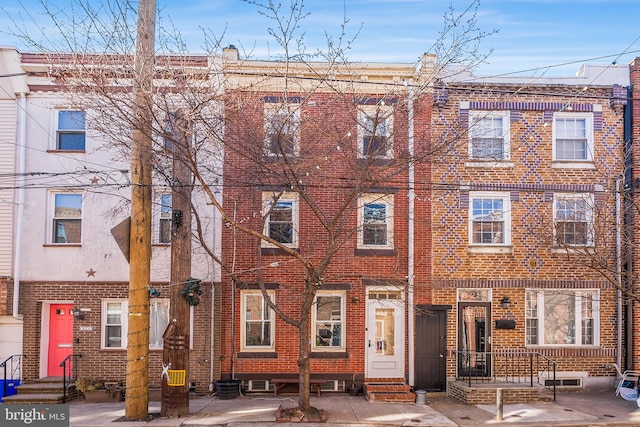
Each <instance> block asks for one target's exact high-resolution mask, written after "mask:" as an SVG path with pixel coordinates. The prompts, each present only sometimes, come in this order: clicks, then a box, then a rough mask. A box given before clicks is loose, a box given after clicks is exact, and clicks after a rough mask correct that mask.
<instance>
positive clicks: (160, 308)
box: [101, 299, 169, 350]
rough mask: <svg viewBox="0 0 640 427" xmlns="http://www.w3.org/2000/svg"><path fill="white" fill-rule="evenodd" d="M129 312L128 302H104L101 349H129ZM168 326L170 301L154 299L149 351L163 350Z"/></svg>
mask: <svg viewBox="0 0 640 427" xmlns="http://www.w3.org/2000/svg"><path fill="white" fill-rule="evenodd" d="M128 310H129V306H128V301H127V300H123V299H107V300H103V301H102V342H101V348H111V349H126V348H127V332H128V322H127V319H128ZM168 324H169V300H168V299H152V300H151V302H150V306H149V325H150V328H149V349H152V350H157V349H162V347H163V338H162V335H163V334H164V331H165V330H166V328H167V325H168Z"/></svg>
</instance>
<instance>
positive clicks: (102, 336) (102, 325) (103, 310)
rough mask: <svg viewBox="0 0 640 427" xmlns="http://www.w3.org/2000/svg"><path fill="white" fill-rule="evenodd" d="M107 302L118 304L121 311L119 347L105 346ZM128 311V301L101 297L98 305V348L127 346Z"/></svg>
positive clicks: (109, 348)
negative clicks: (99, 314)
mask: <svg viewBox="0 0 640 427" xmlns="http://www.w3.org/2000/svg"><path fill="white" fill-rule="evenodd" d="M108 304H120V310H121V312H122V317H121V319H120V320H121V322H122V323H121V331H120V333H121V339H120V347H107V346H106V345H105V340H106V338H107V334H106V327H107V305H108ZM128 311H129V301H128V300H126V299H121V298H109V299H103V300H102V301H101V306H100V313H101V316H100V349H101V350H125V349H126V348H127V334H128V322H127V313H128Z"/></svg>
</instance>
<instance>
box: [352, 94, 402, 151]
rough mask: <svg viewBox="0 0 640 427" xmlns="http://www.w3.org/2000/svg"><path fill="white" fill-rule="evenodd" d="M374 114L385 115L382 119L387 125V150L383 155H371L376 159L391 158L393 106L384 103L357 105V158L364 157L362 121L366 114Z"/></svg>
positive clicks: (364, 120)
mask: <svg viewBox="0 0 640 427" xmlns="http://www.w3.org/2000/svg"><path fill="white" fill-rule="evenodd" d="M376 114H379V115H384V116H386V117H385V119H384V121H385V124H386V127H387V135H386V137H387V141H386V142H387V147H386V148H387V150H386V152H385V153H384V155H380V156H373V157H374V158H376V159H393V114H394V111H393V107H392V106H385V105H361V106H359V107H358V158H366V157H367V156H366V155H365V154H364V136H365V135H364V133H365V130H366V129H365V127H364V123H365V122H366V118H367V117H368V116H375V115H376Z"/></svg>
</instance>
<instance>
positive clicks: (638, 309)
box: [628, 58, 640, 370]
mask: <svg viewBox="0 0 640 427" xmlns="http://www.w3.org/2000/svg"><path fill="white" fill-rule="evenodd" d="M629 73H630V80H631V82H630V83H631V86H630V88H631V90H630V95H631V100H630V101H631V102H630V104H631V114H629V116H628V117H629V118H630V120H631V147H632V156H631V174H630V175H631V183H630V184H629V186H628V188H629V189H630V190H631V203H633V206H634V208H632V210H631V212H629V215H628V218H629V219H630V220H631V227H632V228H631V230H632V233H631V236H632V237H631V244H630V248H631V265H632V270H631V274H630V275H629V282H630V283H629V287H630V289H631V290H632V292H633V293H634V294H635V295H637V294H638V277H640V276H639V274H640V262H638V241H639V238H640V228H639V227H638V211H637V206H638V202H639V201H640V200H639V198H638V177H639V176H640V169H639V167H640V147H638V143H639V142H640V58H635V59H634V60H633V61H631V64H630V68H629ZM629 308H630V310H631V317H632V319H633V320H632V324H631V327H632V328H631V331H630V340H631V341H632V344H631V352H630V353H631V354H630V355H629V359H628V369H636V370H637V369H638V368H639V366H640V304H638V302H637V301H636V300H634V301H633V302H631V303H630V304H629Z"/></svg>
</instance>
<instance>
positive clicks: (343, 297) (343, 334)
mask: <svg viewBox="0 0 640 427" xmlns="http://www.w3.org/2000/svg"><path fill="white" fill-rule="evenodd" d="M319 296H320V297H331V296H337V297H340V311H341V312H340V334H341V339H342V342H341V345H340V346H339V347H337V346H336V347H333V346H321V345H316V340H315V337H316V336H317V334H318V331H317V330H316V327H317V314H318V313H317V312H318V310H317V308H318V306H317V301H318V297H319ZM346 297H347V293H346V292H345V291H318V292H317V294H316V299H315V301H314V303H313V304H314V305H313V310H312V313H311V322H312V327H311V331H312V332H311V333H312V336H313V338H312V339H311V349H312V350H313V351H326V352H330V351H344V350H345V349H346V338H347V334H346V329H345V328H346V322H345V317H346V307H347V306H346Z"/></svg>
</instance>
